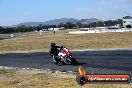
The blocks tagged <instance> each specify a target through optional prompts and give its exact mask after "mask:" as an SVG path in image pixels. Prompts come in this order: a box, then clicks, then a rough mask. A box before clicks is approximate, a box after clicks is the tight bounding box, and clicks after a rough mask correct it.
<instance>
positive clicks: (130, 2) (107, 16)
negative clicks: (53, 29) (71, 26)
mask: <svg viewBox="0 0 132 88" xmlns="http://www.w3.org/2000/svg"><path fill="white" fill-rule="evenodd" d="M131 8H132V0H0V26H11V25H16V24H19V23H23V22H44V21H48V20H53V19H59V18H76V19H89V18H97V19H100V20H114V19H119V18H121V17H122V16H125V15H130V16H132V10H131Z"/></svg>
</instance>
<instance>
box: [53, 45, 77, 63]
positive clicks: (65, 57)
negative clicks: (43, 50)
mask: <svg viewBox="0 0 132 88" xmlns="http://www.w3.org/2000/svg"><path fill="white" fill-rule="evenodd" d="M58 58H59V59H61V62H62V63H63V64H72V65H75V64H78V62H77V60H76V59H75V58H73V57H72V55H71V53H70V51H69V50H68V49H67V48H65V47H63V48H61V50H59V53H58ZM53 59H54V58H53ZM54 61H55V60H54Z"/></svg>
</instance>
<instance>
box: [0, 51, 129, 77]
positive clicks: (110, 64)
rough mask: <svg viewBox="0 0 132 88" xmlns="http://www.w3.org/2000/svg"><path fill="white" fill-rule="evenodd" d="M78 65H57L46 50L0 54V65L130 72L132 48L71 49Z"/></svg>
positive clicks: (101, 72)
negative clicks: (80, 67) (81, 67)
mask: <svg viewBox="0 0 132 88" xmlns="http://www.w3.org/2000/svg"><path fill="white" fill-rule="evenodd" d="M71 53H72V55H73V57H74V58H76V59H77V61H78V62H79V64H78V65H62V66H57V65H55V64H54V62H53V61H52V58H51V56H50V55H49V53H48V52H34V53H7V54H0V66H7V67H20V68H35V69H53V70H60V71H62V70H65V71H75V72H76V71H77V68H78V67H79V66H80V65H82V66H83V67H84V68H85V69H86V71H87V73H97V74H131V75H132V50H102V51H72V52H71Z"/></svg>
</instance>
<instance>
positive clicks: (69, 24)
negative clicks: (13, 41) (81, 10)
mask: <svg viewBox="0 0 132 88" xmlns="http://www.w3.org/2000/svg"><path fill="white" fill-rule="evenodd" d="M117 24H120V26H123V22H122V20H121V19H118V20H114V21H112V20H108V21H98V22H88V23H87V24H82V23H81V22H75V23H72V22H66V23H60V24H59V25H42V24H39V25H38V26H24V25H22V26H17V27H5V28H4V27H1V26H0V34H4V33H6V34H7V33H19V32H33V31H40V30H42V29H45V30H47V31H48V29H49V28H62V27H63V28H64V29H78V28H88V27H89V28H92V27H109V26H115V25H117ZM126 27H127V28H131V25H128V26H126Z"/></svg>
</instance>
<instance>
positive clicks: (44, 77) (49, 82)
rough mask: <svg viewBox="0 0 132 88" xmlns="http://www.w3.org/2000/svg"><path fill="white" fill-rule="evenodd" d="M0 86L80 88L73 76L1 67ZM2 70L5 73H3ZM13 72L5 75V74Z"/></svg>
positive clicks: (112, 87) (101, 87)
mask: <svg viewBox="0 0 132 88" xmlns="http://www.w3.org/2000/svg"><path fill="white" fill-rule="evenodd" d="M1 70H2V73H1V72H0V88H80V87H81V86H79V85H78V84H77V83H76V81H75V78H73V77H67V76H66V77H64V76H63V77H62V76H60V77H58V76H56V74H54V75H50V74H46V73H43V72H34V71H31V70H30V74H29V71H27V72H26V71H24V70H22V71H21V70H17V71H15V70H6V69H4V70H3V69H1ZM3 71H4V72H5V74H3ZM12 72H13V73H12ZM7 73H8V74H13V76H7V75H6V74H7ZM81 88H132V85H131V84H86V85H84V86H82V87H81Z"/></svg>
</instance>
